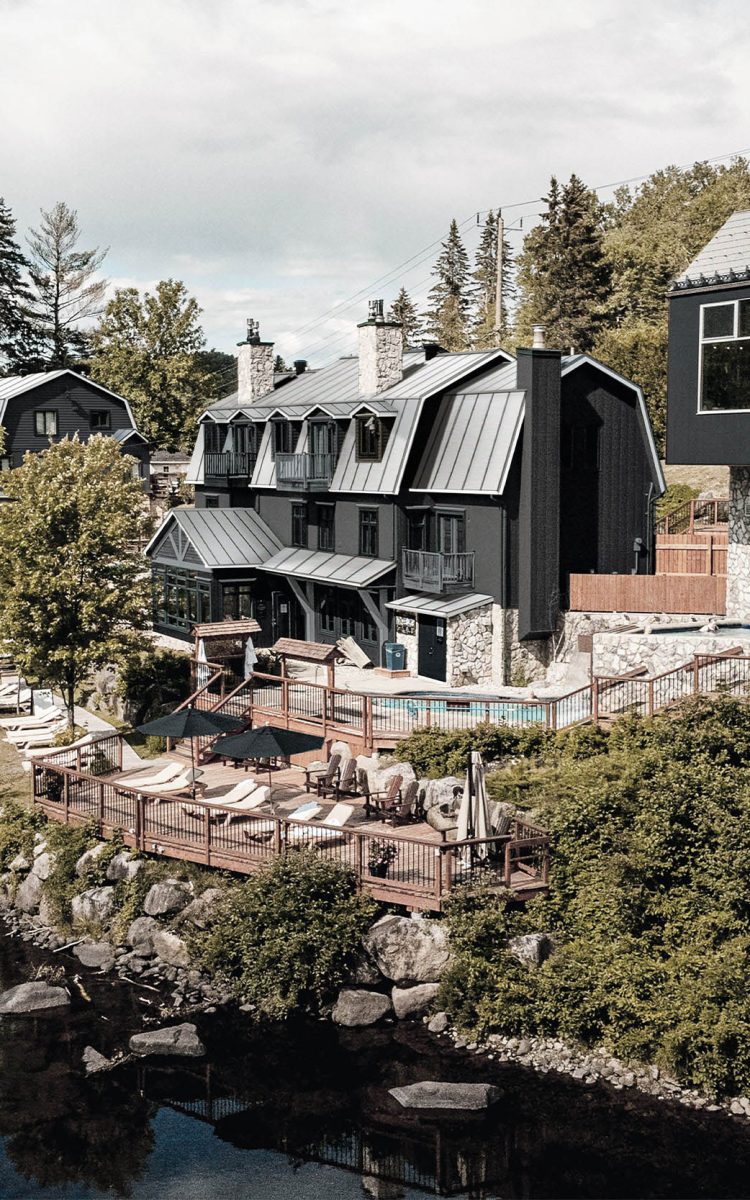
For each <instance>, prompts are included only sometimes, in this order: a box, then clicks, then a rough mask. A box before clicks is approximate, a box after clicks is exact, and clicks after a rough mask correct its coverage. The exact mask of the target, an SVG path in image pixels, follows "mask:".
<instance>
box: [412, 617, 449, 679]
mask: <svg viewBox="0 0 750 1200" xmlns="http://www.w3.org/2000/svg"><path fill="white" fill-rule="evenodd" d="M445 665H446V664H445V621H444V620H443V619H442V617H423V616H420V618H419V674H420V675H426V676H427V678H428V679H440V680H441V681H442V682H443V683H444V682H445Z"/></svg>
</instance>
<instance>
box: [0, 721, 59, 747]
mask: <svg viewBox="0 0 750 1200" xmlns="http://www.w3.org/2000/svg"><path fill="white" fill-rule="evenodd" d="M67 728H68V725H67V722H66V721H59V722H58V723H57V724H56V725H48V726H46V728H44V729H18V730H11V731H10V732H9V733H8V734H7V739H8V741H9V742H10V743H11V745H12V746H15V747H16V749H17V750H21V749H22V748H24V747H26V746H47V747H49V746H51V745H52V743H53V742H54V740H55V738H56V737H57V735H58V733H62V732H63V731H64V730H65V729H67Z"/></svg>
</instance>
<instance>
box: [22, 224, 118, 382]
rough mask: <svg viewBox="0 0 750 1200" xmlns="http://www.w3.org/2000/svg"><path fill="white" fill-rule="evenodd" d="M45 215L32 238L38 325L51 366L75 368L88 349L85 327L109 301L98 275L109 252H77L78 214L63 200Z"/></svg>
mask: <svg viewBox="0 0 750 1200" xmlns="http://www.w3.org/2000/svg"><path fill="white" fill-rule="evenodd" d="M41 212H42V221H41V225H40V227H39V229H38V230H35V229H32V230H31V231H30V234H29V237H28V239H27V240H28V244H29V249H30V251H31V263H30V269H29V274H30V276H31V282H32V284H33V287H34V303H33V313H34V319H35V325H36V328H37V333H38V335H39V338H40V340H41V342H42V346H43V351H42V352H43V356H44V360H45V362H46V364H47V365H48V366H53V367H70V366H73V365H74V364H75V363H76V361H77V360H78V359H80V358H83V357H84V356H85V353H86V350H87V338H86V334H85V332H84V330H82V329H81V328H80V323H81V322H82V321H85V320H86V319H87V318H89V317H94V316H97V315H98V313H99V312H101V309H102V305H103V303H104V295H105V292H106V290H107V280H106V279H97V278H96V275H97V272H98V270H99V267H100V266H101V265H102V262H103V261H104V258H105V256H106V253H107V251H106V250H99V248H98V247H96V248H95V249H93V250H79V249H78V240H79V238H80V234H81V231H80V227H79V224H78V213H77V212H76V211H75V209H72V208H68V206H67V204H65V203H64V202H63V201H58V203H57V204H56V205H55V207H54V208H53V209H51V210H50V211H49V212H45V211H44V209H42V210H41Z"/></svg>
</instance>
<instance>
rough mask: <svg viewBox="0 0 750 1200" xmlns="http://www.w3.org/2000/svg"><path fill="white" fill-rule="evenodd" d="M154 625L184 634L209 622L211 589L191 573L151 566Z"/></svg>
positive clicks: (157, 565)
mask: <svg viewBox="0 0 750 1200" xmlns="http://www.w3.org/2000/svg"><path fill="white" fill-rule="evenodd" d="M152 575H153V584H154V622H155V623H156V624H157V625H165V626H166V627H167V628H169V629H177V630H180V631H186V630H188V629H190V628H191V626H193V625H196V624H200V623H202V622H204V621H210V620H211V586H210V584H209V582H208V580H207V579H198V578H197V577H196V576H195V575H193V574H191V572H190V571H184V570H181V569H179V568H177V567H162V566H159V564H158V563H154V565H153V567H152Z"/></svg>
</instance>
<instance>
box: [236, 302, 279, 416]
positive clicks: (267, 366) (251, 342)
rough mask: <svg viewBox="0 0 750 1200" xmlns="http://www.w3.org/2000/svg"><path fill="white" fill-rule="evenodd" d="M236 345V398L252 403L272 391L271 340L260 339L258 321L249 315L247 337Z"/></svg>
mask: <svg viewBox="0 0 750 1200" xmlns="http://www.w3.org/2000/svg"><path fill="white" fill-rule="evenodd" d="M237 345H238V350H237V399H238V400H239V402H240V404H252V402H253V400H259V399H260V397H261V396H267V395H268V393H269V392H272V391H273V361H274V360H273V342H262V341H261V340H260V328H259V325H258V322H257V321H253V319H252V317H249V318H248V321H247V337H246V338H245V341H244V342H238V343H237Z"/></svg>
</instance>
